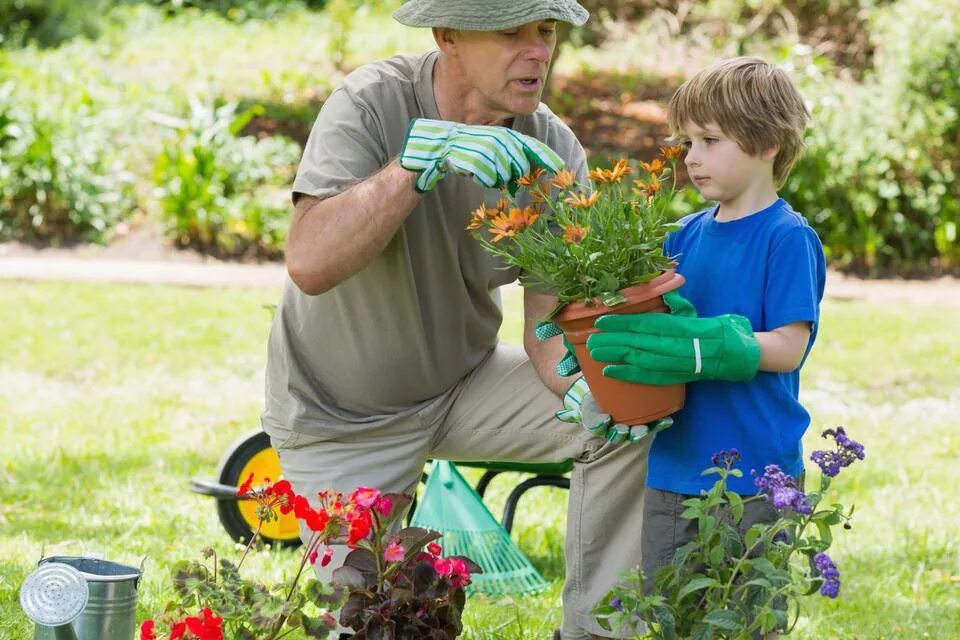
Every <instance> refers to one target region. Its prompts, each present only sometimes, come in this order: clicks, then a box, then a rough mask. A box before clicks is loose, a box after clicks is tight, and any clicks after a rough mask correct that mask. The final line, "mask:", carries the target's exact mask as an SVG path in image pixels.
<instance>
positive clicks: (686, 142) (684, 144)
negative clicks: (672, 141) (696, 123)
mask: <svg viewBox="0 0 960 640" xmlns="http://www.w3.org/2000/svg"><path fill="white" fill-rule="evenodd" d="M691 144H692V143H691V142H690V141H689V140H681V141H680V146H681V147H683V149H684V151H689V150H690V145H691Z"/></svg>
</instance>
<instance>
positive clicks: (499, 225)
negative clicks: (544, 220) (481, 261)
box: [490, 207, 540, 242]
mask: <svg viewBox="0 0 960 640" xmlns="http://www.w3.org/2000/svg"><path fill="white" fill-rule="evenodd" d="M538 217H540V213H539V212H538V211H537V210H536V209H533V208H532V207H525V208H523V209H518V208H517V207H513V208H512V209H510V212H509V213H501V214H499V215H498V216H497V217H495V218H494V219H493V220H491V221H490V234H491V235H492V236H493V237H492V238H491V241H492V242H499V241H500V240H503V239H504V238H509V237H511V236H515V235H517V233H518V232H520V231H523V230H524V229H526V228H527V227H529V226H530V225H532V224H533V223H534V222H536V220H537V218H538Z"/></svg>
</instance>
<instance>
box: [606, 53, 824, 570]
mask: <svg viewBox="0 0 960 640" xmlns="http://www.w3.org/2000/svg"><path fill="white" fill-rule="evenodd" d="M807 116H808V114H807V110H806V108H805V107H804V104H803V100H802V98H801V96H800V94H799V92H798V91H797V89H796V87H795V86H794V85H793V84H792V83H791V81H790V80H789V78H788V77H787V75H786V74H785V73H784V72H783V71H782V70H780V69H777V68H776V67H774V66H773V65H770V64H768V63H766V62H764V61H763V60H760V59H758V58H747V57H740V58H734V59H730V60H725V61H721V62H719V63H717V64H715V65H713V66H711V67H708V68H707V69H704V70H703V71H701V72H699V73H697V74H696V75H695V76H693V77H692V78H690V79H689V80H688V81H687V82H685V83H684V84H683V85H682V86H681V87H680V89H679V90H677V92H676V94H675V95H674V96H673V98H672V99H671V101H670V105H669V109H668V121H669V126H670V129H671V132H672V133H673V135H674V137H675V138H677V139H679V140H680V141H682V142H683V145H684V147H685V148H686V157H685V164H686V167H687V170H688V173H689V175H690V179H691V180H692V181H693V183H694V184H695V185H696V186H697V188H698V189H699V190H700V192H701V193H702V194H703V195H704V196H705V197H706V198H708V199H709V200H713V201H715V202H716V204H715V205H714V206H712V207H710V208H709V209H707V210H705V211H701V212H700V213H696V214H693V215H690V216H687V217H685V218H683V219H682V220H681V221H680V223H681V225H682V226H681V228H680V229H678V230H677V231H675V232H674V233H673V234H671V236H670V237H669V238H668V239H667V242H666V245H665V247H664V250H665V252H666V254H667V255H671V256H678V260H679V266H678V271H679V272H680V273H681V274H682V275H683V276H684V277H685V278H686V284H684V286H683V287H682V288H681V289H680V291H679V292H680V294H681V295H682V296H683V297H684V298H686V299H687V300H689V301H690V302H691V303H693V306H694V307H695V308H696V310H697V312H698V314H699V316H700V317H690V316H692V315H694V312H693V310H692V309H690V308H689V305H687V304H686V302H685V301H684V300H683V298H675V299H673V300H671V299H670V297H669V294H668V302H673V303H675V304H674V305H673V306H674V308H673V311H674V313H672V314H670V315H667V314H645V315H626V316H606V317H603V318H601V319H599V320H598V321H597V323H596V327H597V328H598V329H600V330H601V331H602V333H598V334H596V335H594V336H591V337H590V339H589V341H588V343H587V346H588V347H589V349H590V354H591V355H592V356H593V357H594V358H595V359H597V360H600V361H603V362H609V363H612V364H610V365H608V366H607V367H606V368H605V369H604V374H605V375H607V376H609V377H612V378H618V379H622V380H628V381H632V382H642V383H647V384H668V383H674V382H689V384H688V385H687V399H686V405H685V406H684V408H683V409H682V410H681V411H679V412H678V413H677V414H675V415H674V416H673V418H674V426H673V427H672V428H670V429H667V430H666V431H663V432H661V433H659V434H657V436H656V439H655V440H654V442H653V444H652V446H651V450H650V460H649V467H648V473H647V491H646V495H645V505H644V517H643V526H642V533H641V538H642V541H641V548H642V567H643V570H644V573H645V574H646V575H647V576H653V575H654V574H655V573H656V572H657V571H658V570H659V569H660V568H661V567H663V566H665V565H666V564H668V563H669V562H670V561H671V559H672V558H673V554H674V551H676V550H677V549H678V548H679V547H681V546H683V545H684V544H685V543H687V542H689V541H690V540H691V539H692V538H693V536H694V534H695V528H696V521H692V520H686V519H683V518H682V517H681V515H680V514H681V513H682V512H683V510H684V507H683V505H682V502H683V501H684V500H685V499H687V497H689V496H690V495H698V494H699V493H700V492H701V491H704V490H707V489H709V488H710V487H711V486H712V484H713V483H714V481H715V478H714V477H713V476H702V475H701V472H702V471H703V469H705V468H706V467H708V466H710V461H711V457H712V456H713V454H715V453H717V452H718V451H721V450H725V449H730V448H736V449H738V450H739V451H740V453H741V454H742V456H743V457H742V462H741V464H740V465H738V466H739V467H740V468H741V469H742V470H744V471H745V473H744V476H743V477H742V478H734V477H730V478H729V479H728V488H729V489H730V490H732V491H734V492H736V493H739V494H743V495H754V494H756V493H757V487H756V486H755V485H754V476H752V475H751V473H750V471H751V470H756V471H757V473H758V474H762V472H763V468H764V466H765V465H768V464H779V465H780V467H781V468H782V469H783V470H784V471H785V472H786V473H789V474H791V475H793V476H794V477H796V476H798V475H799V474H800V473H801V472H802V470H803V461H802V451H801V444H800V439H801V436H802V435H803V433H804V431H805V430H806V428H807V425H808V424H809V422H810V417H809V414H808V413H807V411H806V410H805V409H804V408H803V407H802V406H801V405H800V403H799V402H798V393H799V377H800V367H801V366H802V365H803V362H804V360H805V358H806V356H807V353H809V351H810V348H811V347H812V346H813V342H814V339H815V338H816V335H817V327H818V320H819V316H820V313H819V303H820V301H821V299H822V298H823V288H824V282H825V272H826V265H825V260H824V255H823V249H822V247H821V244H820V240H819V238H818V237H817V235H816V233H815V232H814V231H813V230H812V229H811V228H810V226H809V225H808V224H807V222H806V220H804V218H803V217H802V216H800V215H799V214H798V213H796V212H795V211H793V209H791V208H790V205H789V204H787V203H786V202H784V201H783V200H782V199H781V198H779V197H778V195H777V189H778V188H779V187H780V186H782V185H783V183H784V181H785V180H786V178H787V175H788V174H789V172H790V169H791V168H792V167H793V165H794V163H795V162H796V160H797V158H798V157H799V155H800V153H801V151H802V146H803V132H804V128H805V126H806V122H807ZM677 300H679V305H678V304H676V303H677ZM676 306H682V307H686V311H687V313H686V316H687V317H684V314H683V313H682V312H680V309H678V308H675V307H676ZM775 518H776V513H775V512H774V511H773V508H772V507H771V506H770V505H769V504H768V503H767V502H766V501H764V500H754V501H750V502H748V503H747V509H746V512H745V514H744V519H743V523H742V527H743V530H744V531H745V530H746V529H747V528H749V527H750V526H751V525H752V524H753V523H756V522H768V521H772V520H773V519H775Z"/></svg>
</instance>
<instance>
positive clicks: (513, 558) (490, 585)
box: [411, 460, 548, 595]
mask: <svg viewBox="0 0 960 640" xmlns="http://www.w3.org/2000/svg"><path fill="white" fill-rule="evenodd" d="M411 525H413V526H417V527H424V528H426V529H432V530H434V531H437V532H439V533H441V534H443V538H441V539H440V541H439V542H440V544H441V546H442V547H443V555H445V556H466V557H468V558H470V559H471V560H473V561H474V562H476V563H477V564H478V565H479V566H480V568H481V569H483V573H482V574H480V575H477V576H473V577H472V582H471V585H470V587H468V590H469V591H473V592H479V593H485V594H488V595H505V594H533V593H540V592H541V591H543V590H545V589H546V588H547V587H548V585H547V582H546V581H545V580H544V579H543V577H542V576H541V575H540V574H539V573H538V572H537V570H536V569H534V568H533V565H531V564H530V561H529V560H527V557H526V556H525V555H523V552H522V551H521V550H520V548H519V547H518V546H517V545H516V544H515V543H514V542H513V540H511V539H510V534H509V533H507V531H506V529H504V528H503V526H501V525H500V523H499V522H497V519H496V518H494V517H493V514H491V513H490V511H489V509H487V506H486V505H485V504H484V503H483V499H482V498H481V497H480V496H479V495H478V494H477V492H476V491H474V490H473V487H471V486H470V485H469V484H468V483H467V481H466V480H465V479H464V477H463V476H462V475H460V472H459V471H458V470H457V467H456V465H454V464H453V463H452V462H449V461H447V460H437V461H435V462H434V463H433V469H432V470H431V472H430V477H429V478H428V480H427V484H426V487H425V488H424V490H423V496H422V497H421V499H420V502H419V504H418V505H417V509H416V511H415V512H414V514H413V518H412V519H411Z"/></svg>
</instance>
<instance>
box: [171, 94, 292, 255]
mask: <svg viewBox="0 0 960 640" xmlns="http://www.w3.org/2000/svg"><path fill="white" fill-rule="evenodd" d="M259 111H260V109H259V108H257V107H253V108H250V109H247V110H246V111H244V112H242V113H240V114H237V113H236V104H235V103H229V104H226V105H223V106H220V107H214V106H212V105H206V104H203V103H200V102H198V101H197V100H191V113H190V116H189V118H188V119H186V120H181V119H177V118H161V119H160V122H161V123H162V124H166V125H167V126H170V127H171V128H172V129H174V131H176V136H175V137H174V138H173V139H171V140H169V141H168V142H167V143H166V144H165V145H164V147H163V151H162V152H161V153H160V155H159V156H158V158H157V162H156V167H155V171H154V178H155V185H156V189H155V196H156V199H157V205H158V207H159V209H160V211H159V213H160V217H161V220H162V222H163V223H164V226H165V228H166V231H167V234H168V235H169V236H171V237H172V239H173V240H174V242H175V243H176V244H177V245H179V246H182V247H193V248H196V249H199V250H201V251H208V252H211V253H214V254H217V255H221V256H244V257H254V256H261V257H276V256H279V255H281V254H282V251H283V243H284V240H285V237H286V229H287V223H288V220H289V215H290V211H291V208H292V207H291V205H290V201H289V185H290V182H291V181H292V176H293V172H294V170H295V166H296V162H297V160H298V159H299V156H300V148H299V147H298V146H297V145H296V144H295V143H294V142H292V141H290V140H289V139H287V138H284V137H282V136H273V137H268V138H263V139H261V140H258V139H256V138H254V137H253V136H238V135H237V134H238V132H239V131H240V130H242V129H243V128H244V126H246V124H247V123H248V122H249V121H250V119H251V118H252V117H253V116H254V115H256V114H257V113H258V112H259Z"/></svg>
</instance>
